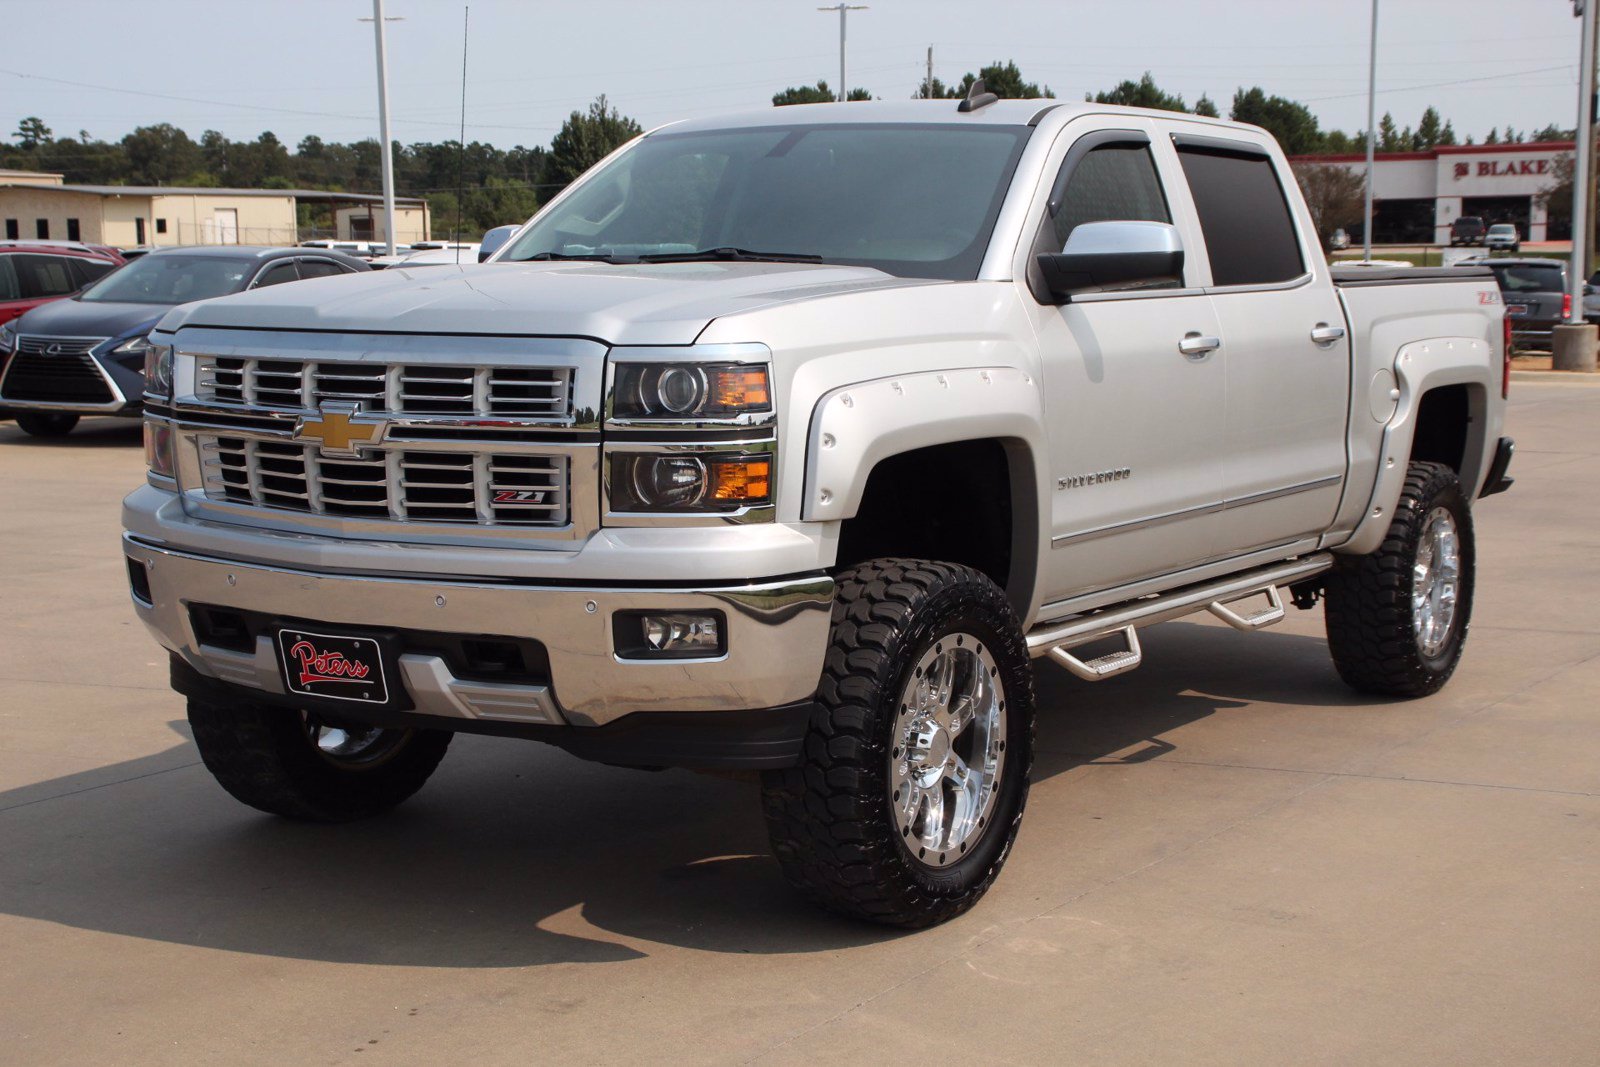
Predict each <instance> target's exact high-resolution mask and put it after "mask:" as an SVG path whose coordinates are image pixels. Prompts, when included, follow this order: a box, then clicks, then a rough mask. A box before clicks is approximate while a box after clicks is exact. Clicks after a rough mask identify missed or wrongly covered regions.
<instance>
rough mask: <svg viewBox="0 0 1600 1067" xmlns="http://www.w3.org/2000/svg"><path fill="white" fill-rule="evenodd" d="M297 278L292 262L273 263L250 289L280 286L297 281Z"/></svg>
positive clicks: (288, 260)
mask: <svg viewBox="0 0 1600 1067" xmlns="http://www.w3.org/2000/svg"><path fill="white" fill-rule="evenodd" d="M299 278H300V276H299V275H298V274H296V273H295V272H294V260H292V259H286V260H284V261H283V262H282V263H275V264H273V265H272V266H270V267H268V268H267V269H266V271H265V273H263V274H262V275H261V277H259V278H257V279H256V283H255V285H253V286H252V287H251V288H253V289H263V288H265V287H267V286H269V285H282V284H283V283H284V282H293V281H298V280H299Z"/></svg>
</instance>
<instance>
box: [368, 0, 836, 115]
mask: <svg viewBox="0 0 1600 1067" xmlns="http://www.w3.org/2000/svg"><path fill="white" fill-rule="evenodd" d="M374 2H375V3H376V2H377V0H374ZM866 9H867V5H866V4H846V3H844V2H843V0H840V2H839V3H837V4H835V5H833V6H832V7H819V8H817V10H818V11H837V12H838V13H839V94H838V97H837V99H838V100H839V102H840V103H843V102H844V101H845V100H846V99H847V98H848V97H849V95H850V88H849V83H848V82H846V81H845V69H844V37H845V34H844V28H845V20H846V19H847V18H848V17H849V15H850V12H852V11H865V10H866Z"/></svg>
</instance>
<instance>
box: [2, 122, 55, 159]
mask: <svg viewBox="0 0 1600 1067" xmlns="http://www.w3.org/2000/svg"><path fill="white" fill-rule="evenodd" d="M11 136H12V137H13V138H14V139H15V140H16V142H17V147H18V148H20V149H22V150H23V151H24V152H32V151H33V150H34V149H35V148H38V147H39V146H40V145H43V144H46V143H48V142H49V140H50V137H51V134H50V127H48V126H46V125H45V124H44V120H42V119H40V118H39V117H38V116H36V115H29V116H28V117H27V118H25V119H23V120H22V121H21V122H19V123H17V132H16V133H14V134H12V135H11Z"/></svg>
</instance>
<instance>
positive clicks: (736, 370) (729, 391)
mask: <svg viewBox="0 0 1600 1067" xmlns="http://www.w3.org/2000/svg"><path fill="white" fill-rule="evenodd" d="M710 378H711V397H712V402H713V403H714V404H715V405H716V407H718V408H721V409H723V410H725V411H764V410H766V409H767V408H768V407H769V406H770V403H771V400H770V397H769V395H768V391H767V368H765V367H717V368H715V369H714V370H712V371H711V374H710Z"/></svg>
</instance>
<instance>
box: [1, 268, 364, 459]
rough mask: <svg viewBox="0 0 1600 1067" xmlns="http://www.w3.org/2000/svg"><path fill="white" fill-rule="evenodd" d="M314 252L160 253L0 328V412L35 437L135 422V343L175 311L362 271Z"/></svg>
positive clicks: (139, 406)
mask: <svg viewBox="0 0 1600 1067" xmlns="http://www.w3.org/2000/svg"><path fill="white" fill-rule="evenodd" d="M370 269H371V268H369V267H368V266H367V265H366V264H365V263H363V262H362V261H361V260H359V259H352V258H351V257H350V256H346V255H341V254H340V253H338V252H329V251H326V250H324V249H320V248H242V247H240V246H238V245H222V246H217V247H205V248H165V249H162V250H160V251H157V252H151V253H150V254H149V255H146V256H141V257H139V258H138V259H136V260H134V261H133V262H132V263H129V264H128V265H127V266H125V267H123V268H122V269H121V270H118V271H116V272H115V273H112V274H108V275H106V276H105V277H104V278H101V279H100V280H99V281H97V282H94V283H93V284H91V285H89V286H88V288H86V289H84V290H83V292H81V293H79V294H77V295H76V296H74V297H71V298H70V299H67V300H58V301H56V302H55V303H51V304H46V305H44V306H43V307H39V308H35V309H34V310H32V311H30V312H28V313H27V314H26V315H23V316H22V317H21V318H19V319H15V320H13V321H11V322H8V323H5V324H3V325H0V414H4V415H9V416H11V417H13V418H15V419H16V420H17V425H18V426H20V427H21V428H22V429H23V430H24V431H25V432H26V433H29V434H32V435H34V436H35V437H57V436H60V435H61V434H65V433H68V432H70V431H71V430H72V428H73V427H74V426H76V425H77V423H78V418H79V417H80V416H82V415H127V416H134V415H138V414H139V413H140V411H141V410H143V406H144V364H145V352H146V351H147V350H148V349H149V347H150V345H149V343H148V342H147V341H146V340H145V335H146V334H148V333H149V332H150V329H151V327H153V326H154V325H155V324H156V323H157V322H159V321H160V319H161V316H163V315H165V314H166V313H167V310H168V309H169V308H171V307H173V306H175V305H177V304H187V303H189V302H190V301H193V300H205V299H208V298H210V297H214V296H226V295H227V294H229V293H239V292H243V291H244V290H246V289H260V288H262V287H263V286H268V285H277V284H279V283H280V282H293V281H299V280H301V279H305V278H325V277H329V276H332V275H339V274H352V273H355V272H357V271H365V270H370Z"/></svg>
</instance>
